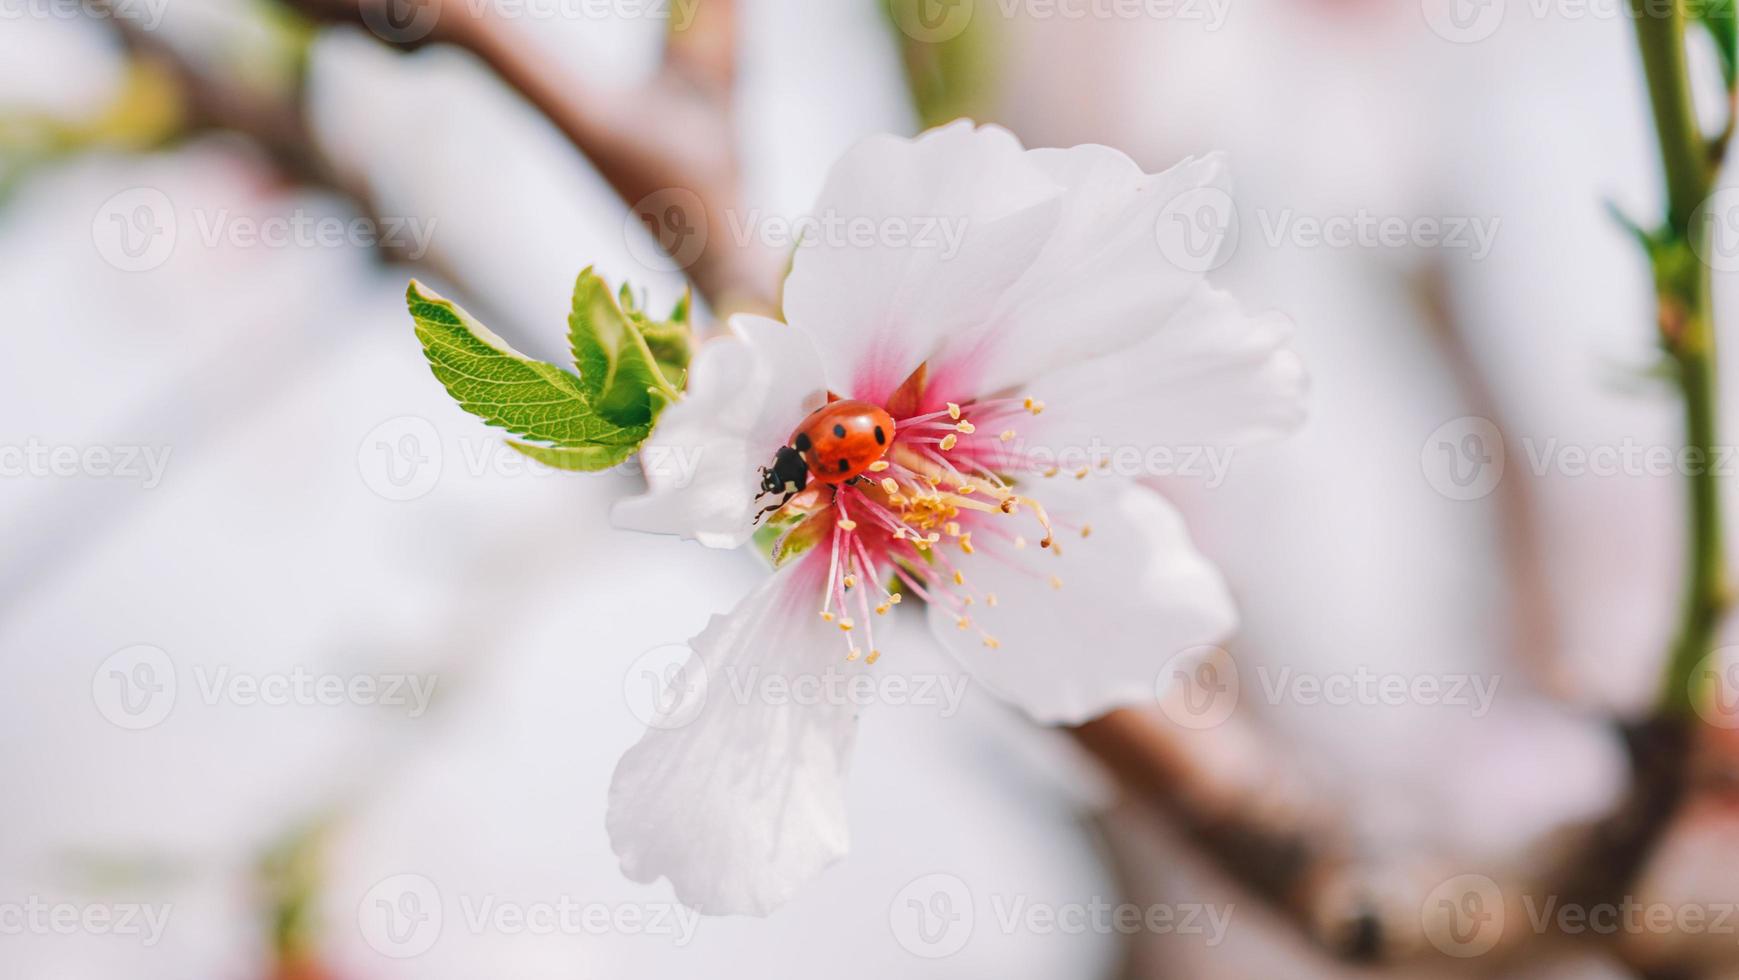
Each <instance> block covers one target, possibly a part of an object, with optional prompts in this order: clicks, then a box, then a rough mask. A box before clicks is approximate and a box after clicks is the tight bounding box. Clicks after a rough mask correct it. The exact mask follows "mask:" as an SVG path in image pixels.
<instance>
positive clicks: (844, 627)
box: [839, 619, 856, 633]
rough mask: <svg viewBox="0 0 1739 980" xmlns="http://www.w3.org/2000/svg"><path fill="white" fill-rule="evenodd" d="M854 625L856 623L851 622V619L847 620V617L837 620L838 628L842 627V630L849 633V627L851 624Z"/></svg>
mask: <svg viewBox="0 0 1739 980" xmlns="http://www.w3.org/2000/svg"><path fill="white" fill-rule="evenodd" d="M854 625H856V624H854V623H853V622H852V621H851V620H849V619H842V620H840V621H839V628H840V629H842V630H844V631H845V632H847V633H850V632H851V628H852V626H854Z"/></svg>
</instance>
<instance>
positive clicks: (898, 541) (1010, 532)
mask: <svg viewBox="0 0 1739 980" xmlns="http://www.w3.org/2000/svg"><path fill="white" fill-rule="evenodd" d="M932 404H934V403H932ZM1043 410H1044V404H1043V403H1042V402H1038V401H1035V400H1034V399H1031V398H999V399H992V400H987V401H968V402H964V403H961V404H955V403H949V404H948V407H947V408H946V409H944V410H941V411H934V412H928V413H925V414H920V415H912V416H908V417H906V418H897V417H896V418H895V420H894V425H895V430H894V438H893V439H892V441H891V443H890V445H889V447H888V451H887V454H886V455H885V456H884V457H883V458H882V459H880V460H877V461H876V462H875V463H874V464H872V465H871V466H870V468H869V471H868V472H867V473H865V474H864V475H863V476H861V477H858V478H856V479H853V480H850V481H847V482H845V483H842V484H838V485H822V486H819V487H817V488H816V491H815V494H814V495H813V496H812V497H811V496H810V495H808V494H805V495H804V497H806V498H809V499H807V500H803V498H799V501H801V502H799V501H794V502H793V503H794V504H795V505H796V506H798V507H800V508H801V509H802V510H804V511H807V512H808V513H809V515H810V516H809V517H808V519H807V520H805V522H804V523H805V524H809V523H811V522H814V521H826V520H827V519H828V518H829V517H831V523H832V528H831V530H830V531H828V532H826V533H827V534H828V538H829V541H828V545H829V549H830V554H829V560H828V575H827V591H826V597H825V600H824V602H823V604H822V607H821V616H822V618H823V619H826V620H828V621H829V622H833V623H837V624H838V625H839V628H840V630H841V631H842V632H843V633H844V634H845V640H846V648H847V655H846V659H847V660H856V659H858V658H859V657H860V656H862V655H863V650H864V648H867V649H868V651H869V653H868V656H867V658H866V660H865V662H866V663H875V662H876V660H877V659H878V658H879V657H880V656H881V651H880V650H879V649H877V648H876V645H875V627H874V620H875V618H876V617H877V616H881V615H886V614H887V612H888V610H889V609H890V608H892V607H893V606H895V605H897V604H899V602H900V598H901V592H899V591H895V589H894V588H893V586H895V585H896V584H898V585H900V586H903V589H904V591H909V592H911V593H912V594H914V595H916V596H918V597H919V598H920V599H923V600H924V601H925V602H927V603H930V604H932V605H936V606H939V607H941V608H944V609H947V610H949V611H950V612H951V613H953V615H954V617H955V623H956V625H957V626H958V627H959V628H960V629H963V630H966V629H977V630H978V633H979V635H980V637H981V638H982V639H983V641H984V645H985V646H986V647H989V648H991V649H995V648H997V647H998V646H1000V643H999V642H998V641H997V638H996V637H995V636H992V635H991V634H990V633H989V632H987V631H985V630H983V629H982V628H979V627H978V626H977V625H976V624H975V623H974V622H973V618H972V612H973V607H974V606H976V605H978V604H980V603H982V604H983V605H985V606H995V605H996V604H997V597H996V595H995V593H992V592H982V593H981V592H979V591H978V590H977V589H976V588H975V587H974V584H973V583H972V582H970V581H968V580H967V577H966V575H965V572H964V571H963V570H962V569H961V568H960V567H959V566H958V565H957V564H956V563H955V561H954V549H959V551H960V552H961V553H962V554H967V555H971V554H975V553H977V552H980V551H982V552H983V553H985V554H986V555H988V556H990V557H992V558H995V559H999V560H1002V561H1005V562H1007V563H1008V564H1009V565H1011V566H1012V567H1014V568H1017V569H1019V570H1020V571H1022V572H1023V573H1024V574H1029V575H1035V576H1036V575H1038V574H1039V573H1037V572H1035V571H1033V570H1032V569H1030V568H1029V567H1027V566H1026V565H1024V564H1021V563H1019V562H1017V561H1015V560H1014V556H1013V552H1014V551H1015V550H1019V549H1023V548H1026V547H1027V546H1028V543H1027V539H1026V538H1025V537H1024V536H1022V535H1021V534H1019V533H1016V531H1015V529H1014V527H1013V526H1011V525H1012V524H1013V522H1012V521H1010V520H1008V518H1011V517H1019V516H1022V515H1023V512H1025V514H1028V515H1030V516H1031V518H1032V519H1033V520H1034V521H1035V522H1036V525H1037V529H1038V530H1039V532H1040V535H1041V536H1040V537H1039V541H1038V544H1039V547H1041V548H1049V549H1052V550H1054V551H1060V549H1058V548H1057V545H1056V540H1055V531H1054V528H1053V522H1052V520H1051V517H1050V515H1048V514H1047V513H1046V512H1045V509H1044V508H1043V507H1042V506H1040V505H1039V504H1038V502H1037V501H1035V500H1033V499H1032V498H1031V497H1028V496H1024V495H1022V494H1021V493H1020V492H1019V490H1018V484H1019V482H1020V480H1021V479H1022V478H1023V477H1025V476H1029V475H1042V476H1055V475H1056V473H1057V470H1056V467H1055V466H1049V465H1046V464H1044V463H1042V462H1040V461H1039V460H1037V459H1035V458H1034V457H1033V456H1032V455H1030V454H1028V453H1026V452H1024V451H1023V450H1022V449H1020V448H1019V446H1018V444H1017V443H1016V441H1015V440H1016V432H1015V430H1014V428H1013V427H1012V422H1013V421H1014V420H1015V419H1016V418H1018V417H1021V416H1026V415H1029V414H1031V415H1037V414H1038V413H1039V412H1041V411H1043ZM1076 475H1077V476H1084V475H1085V474H1084V473H1081V474H1076ZM1070 529H1071V530H1078V531H1079V532H1080V533H1081V535H1082V537H1085V536H1086V535H1087V534H1088V532H1089V530H1090V529H1089V528H1088V527H1086V526H1080V527H1078V528H1075V527H1070ZM975 536H976V538H975ZM1049 582H1050V584H1051V585H1052V586H1053V587H1054V588H1061V587H1062V581H1061V579H1059V578H1057V577H1056V576H1054V575H1053V576H1050V577H1049ZM860 633H861V635H862V636H863V644H862V646H860V645H859V644H858V642H857V637H858V636H859V635H860Z"/></svg>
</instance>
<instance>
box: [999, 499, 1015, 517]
mask: <svg viewBox="0 0 1739 980" xmlns="http://www.w3.org/2000/svg"><path fill="white" fill-rule="evenodd" d="M997 506H998V507H1001V508H1002V512H1003V513H1004V514H1012V513H1014V511H1015V508H1017V507H1019V506H1020V501H1018V500H1016V499H1014V497H1013V496H1008V497H1004V498H1002V503H1000V504H997Z"/></svg>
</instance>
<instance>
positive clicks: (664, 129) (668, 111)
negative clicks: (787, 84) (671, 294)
mask: <svg viewBox="0 0 1739 980" xmlns="http://www.w3.org/2000/svg"><path fill="white" fill-rule="evenodd" d="M405 2H406V0H285V3H287V4H288V5H289V6H290V7H291V8H292V9H295V10H297V11H299V12H301V13H302V14H304V15H306V16H309V17H312V18H314V19H317V20H324V21H331V22H340V23H350V24H360V25H363V26H366V27H369V28H370V29H371V30H373V31H374V33H375V34H376V35H377V36H379V37H381V38H382V39H383V40H384V41H386V42H387V43H389V44H392V45H394V46H396V47H400V48H413V47H417V46H420V45H422V44H426V43H429V42H431V41H436V42H441V43H446V44H452V45H454V46H456V47H460V48H463V49H465V50H467V51H470V52H471V53H473V54H475V55H477V56H478V57H479V58H480V59H482V61H483V62H484V63H485V64H487V65H488V66H489V67H490V68H491V69H493V70H494V71H495V73H496V74H497V75H499V76H500V77H501V79H502V80H503V81H504V82H506V83H507V84H508V85H509V86H510V87H511V88H513V89H514V90H515V91H517V92H518V93H519V94H520V96H521V97H522V98H524V99H525V100H526V101H527V102H528V103H530V104H531V105H532V106H533V107H534V108H536V109H537V110H538V111H539V112H540V113H541V114H542V115H543V116H544V117H545V118H546V119H548V120H549V121H550V123H551V124H553V125H554V126H555V127H556V128H557V129H559V130H560V131H561V132H562V134H563V135H564V136H566V137H567V139H568V141H569V142H570V143H572V144H573V145H574V147H575V148H577V149H578V150H579V151H580V152H581V153H582V154H584V155H585V157H586V158H587V159H588V160H589V161H590V162H591V163H592V165H593V166H594V167H596V168H597V170H598V172H599V173H600V174H601V175H602V176H603V177H604V179H605V180H606V181H608V182H609V184H610V186H611V187H612V188H614V189H615V191H616V192H617V194H619V195H620V196H621V197H622V200H624V201H626V202H628V204H629V205H630V206H631V207H632V208H633V209H634V210H635V211H636V213H638V214H639V215H640V218H641V220H642V221H643V222H644V223H645V224H646V226H647V228H648V230H650V231H651V232H652V233H653V235H654V237H656V238H657V239H658V242H659V244H660V245H661V246H662V247H663V248H664V250H665V251H666V252H667V253H668V254H669V255H671V256H672V258H673V259H674V260H675V261H676V263H677V264H678V265H680V266H682V267H683V268H684V270H685V271H686V273H687V274H688V276H689V277H690V278H691V279H692V280H693V281H694V284H695V287H696V289H698V290H699V292H700V293H701V295H702V296H704V297H706V298H707V300H708V302H709V303H710V304H711V305H712V307H713V309H714V310H715V312H720V313H724V312H730V311H734V310H744V309H748V310H758V311H770V310H776V309H777V308H778V297H779V281H780V277H781V273H782V272H783V262H782V259H781V257H780V256H779V255H777V254H776V253H774V252H773V251H772V250H770V249H768V248H766V247H765V246H762V245H758V244H753V243H734V242H732V241H730V239H729V237H728V235H727V233H726V232H727V229H729V228H731V227H732V226H733V222H731V221H730V220H729V219H730V215H731V214H732V213H733V212H734V211H737V210H738V209H740V208H741V200H742V197H741V171H740V167H739V166H738V162H737V154H736V150H735V128H734V124H733V120H734V113H733V111H732V91H731V86H732V82H733V79H734V77H735V32H736V18H735V7H734V3H733V2H732V0H706V2H703V3H698V4H697V5H696V6H695V7H694V20H693V22H692V23H676V24H673V28H674V29H673V30H672V31H671V34H670V37H669V39H668V41H667V44H666V49H665V57H664V61H663V64H662V67H661V69H660V70H659V72H658V74H657V75H656V76H655V77H654V78H653V79H652V80H651V81H650V82H649V83H647V84H646V85H644V86H641V87H639V88H637V89H632V90H624V91H605V90H602V89H599V88H597V87H596V86H593V85H590V84H588V83H587V82H586V80H584V79H580V78H575V77H574V76H573V74H572V73H570V72H569V71H567V70H566V69H565V68H564V67H563V66H561V65H559V64H556V63H554V62H552V61H551V60H550V59H548V58H546V57H543V56H541V55H540V54H539V53H538V51H537V48H536V46H535V44H528V43H527V40H528V38H526V37H525V36H524V35H523V33H522V32H521V31H520V30H518V29H517V28H516V27H515V26H514V25H513V24H511V23H510V22H508V21H506V20H504V19H503V18H502V17H501V15H499V14H497V13H493V12H491V11H490V10H489V8H488V7H486V6H479V5H475V4H468V3H466V2H464V0H416V2H414V3H413V9H411V10H408V11H407V10H406V9H404V6H403V5H404V3H405ZM676 6H677V7H680V6H681V5H676ZM389 17H391V18H393V22H396V23H400V24H410V25H414V26H410V27H406V28H405V29H403V30H396V29H393V28H392V27H390V26H386V25H388V24H389V21H388V20H387V18H389Z"/></svg>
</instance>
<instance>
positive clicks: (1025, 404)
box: [1021, 396, 1038, 412]
mask: <svg viewBox="0 0 1739 980" xmlns="http://www.w3.org/2000/svg"><path fill="white" fill-rule="evenodd" d="M1037 404H1038V402H1036V401H1033V400H1032V398H1031V397H1030V396H1029V397H1028V398H1027V400H1026V401H1023V402H1021V407H1022V408H1025V409H1026V410H1027V411H1029V412H1030V411H1032V410H1033V406H1034V405H1037Z"/></svg>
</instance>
